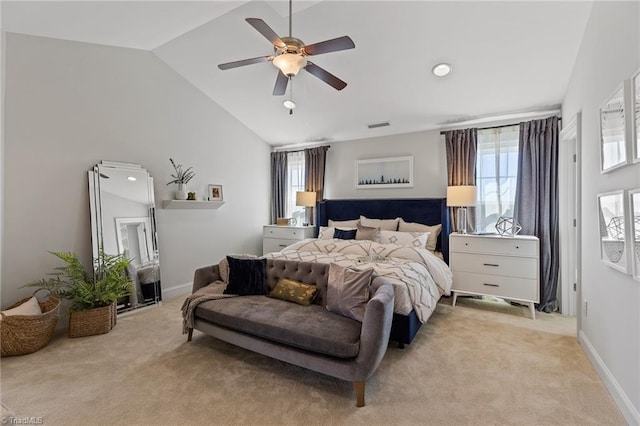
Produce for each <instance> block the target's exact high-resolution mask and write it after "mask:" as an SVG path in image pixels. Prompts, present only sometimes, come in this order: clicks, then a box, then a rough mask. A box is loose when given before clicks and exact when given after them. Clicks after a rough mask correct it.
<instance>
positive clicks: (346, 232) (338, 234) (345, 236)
mask: <svg viewBox="0 0 640 426" xmlns="http://www.w3.org/2000/svg"><path fill="white" fill-rule="evenodd" d="M357 232H358V230H357V229H339V228H336V230H335V231H333V238H339V239H341V240H355V239H356V233H357Z"/></svg>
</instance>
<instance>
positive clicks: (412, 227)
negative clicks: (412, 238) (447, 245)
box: [398, 218, 442, 251]
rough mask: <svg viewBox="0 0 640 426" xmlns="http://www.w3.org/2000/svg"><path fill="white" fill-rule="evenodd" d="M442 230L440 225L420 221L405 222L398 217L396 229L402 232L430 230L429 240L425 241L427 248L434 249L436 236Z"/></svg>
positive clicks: (436, 240)
mask: <svg viewBox="0 0 640 426" xmlns="http://www.w3.org/2000/svg"><path fill="white" fill-rule="evenodd" d="M441 230H442V225H441V224H437V225H432V226H429V225H423V224H422V223H417V222H405V221H404V219H402V218H400V223H399V224H398V231H402V232H430V233H431V235H429V240H428V241H427V250H429V251H436V245H437V244H438V236H439V235H440V231H441Z"/></svg>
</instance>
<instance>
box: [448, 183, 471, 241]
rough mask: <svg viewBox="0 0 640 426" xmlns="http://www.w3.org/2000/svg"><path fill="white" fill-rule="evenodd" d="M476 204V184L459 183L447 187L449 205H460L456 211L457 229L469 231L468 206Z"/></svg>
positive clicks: (458, 230)
mask: <svg viewBox="0 0 640 426" xmlns="http://www.w3.org/2000/svg"><path fill="white" fill-rule="evenodd" d="M475 205H476V187H475V186H474V185H458V186H448V187H447V206H449V207H458V211H457V212H456V231H457V232H458V233H459V234H466V233H467V207H473V206H475Z"/></svg>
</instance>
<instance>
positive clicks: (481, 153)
mask: <svg viewBox="0 0 640 426" xmlns="http://www.w3.org/2000/svg"><path fill="white" fill-rule="evenodd" d="M518 136H519V126H518V125H515V126H509V127H501V128H493V129H483V130H478V150H477V157H476V186H477V194H478V200H477V207H476V225H477V230H478V232H495V225H496V221H497V220H498V218H499V217H501V216H508V217H511V216H513V206H514V202H515V198H516V181H517V175H518Z"/></svg>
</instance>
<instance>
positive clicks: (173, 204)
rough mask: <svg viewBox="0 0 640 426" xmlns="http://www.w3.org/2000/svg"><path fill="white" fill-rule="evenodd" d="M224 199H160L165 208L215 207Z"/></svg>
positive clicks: (221, 203) (222, 202)
mask: <svg viewBox="0 0 640 426" xmlns="http://www.w3.org/2000/svg"><path fill="white" fill-rule="evenodd" d="M223 204H224V201H193V200H162V207H164V208H165V209H217V208H219V207H220V206H221V205H223Z"/></svg>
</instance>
